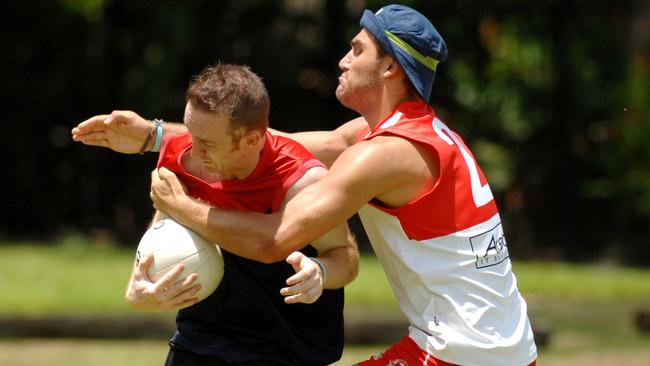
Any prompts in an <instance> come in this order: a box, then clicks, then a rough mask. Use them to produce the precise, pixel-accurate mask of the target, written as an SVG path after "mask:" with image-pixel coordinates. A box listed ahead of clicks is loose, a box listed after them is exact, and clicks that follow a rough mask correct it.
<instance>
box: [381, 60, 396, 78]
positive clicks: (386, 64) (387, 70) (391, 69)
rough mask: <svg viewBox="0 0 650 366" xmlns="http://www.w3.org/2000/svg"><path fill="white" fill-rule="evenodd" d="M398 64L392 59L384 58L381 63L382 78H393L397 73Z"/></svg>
mask: <svg viewBox="0 0 650 366" xmlns="http://www.w3.org/2000/svg"><path fill="white" fill-rule="evenodd" d="M399 69H400V68H399V64H398V63H397V61H395V59H394V58H392V57H386V58H385V60H384V61H383V62H382V70H384V71H383V76H384V77H385V78H387V79H391V78H393V77H395V75H396V74H397V73H399Z"/></svg>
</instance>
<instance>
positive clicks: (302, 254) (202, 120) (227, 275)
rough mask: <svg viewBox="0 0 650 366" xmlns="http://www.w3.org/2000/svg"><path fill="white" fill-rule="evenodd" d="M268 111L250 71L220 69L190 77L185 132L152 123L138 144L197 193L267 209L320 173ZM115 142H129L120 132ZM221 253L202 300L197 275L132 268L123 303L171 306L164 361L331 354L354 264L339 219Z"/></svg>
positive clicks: (214, 201)
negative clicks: (312, 231) (299, 242)
mask: <svg viewBox="0 0 650 366" xmlns="http://www.w3.org/2000/svg"><path fill="white" fill-rule="evenodd" d="M268 113H269V98H268V95H267V92H266V89H265V87H264V85H263V84H262V81H261V80H260V79H259V77H257V75H255V74H254V73H252V72H251V71H250V70H249V69H248V68H247V67H245V66H237V65H227V64H219V65H217V66H215V67H209V68H206V69H205V70H203V71H202V72H201V73H200V74H199V75H198V76H197V77H196V78H194V79H193V80H192V82H191V83H190V86H189V88H188V91H187V105H186V108H185V117H184V122H185V126H186V127H187V131H188V132H183V131H179V132H181V133H180V134H172V133H168V134H166V135H165V136H164V138H162V134H161V133H160V132H161V131H159V127H158V125H157V124H156V125H154V126H153V128H152V129H151V133H150V134H149V135H148V136H149V137H150V138H148V139H146V141H145V143H144V146H143V148H144V149H145V150H158V149H160V155H159V159H158V168H161V169H162V168H165V169H169V170H170V171H172V172H174V173H175V174H176V176H177V177H178V178H179V180H180V182H182V183H183V184H184V190H185V191H186V192H187V194H189V195H191V196H192V197H194V198H195V199H198V200H202V201H204V202H207V203H209V204H210V205H213V206H215V207H222V208H224V209H232V210H237V211H241V212H243V211H246V212H257V213H260V214H263V215H266V214H272V213H274V212H278V211H279V210H280V209H281V208H282V207H283V206H284V205H285V204H286V202H287V201H288V200H289V199H291V198H292V197H293V196H295V195H296V194H297V193H298V192H299V191H301V190H302V189H304V188H305V187H306V186H308V185H309V184H312V183H314V182H315V181H317V180H319V179H320V178H321V177H322V176H324V175H325V174H326V169H325V168H324V166H323V164H322V163H321V162H320V161H318V160H317V159H315V158H314V157H313V155H311V154H310V153H309V152H308V151H307V150H306V149H304V147H302V146H301V145H300V144H298V143H297V142H295V141H293V140H291V139H288V138H285V137H282V136H277V135H271V134H270V133H269V132H268V131H267V127H268ZM122 115H128V116H129V117H134V116H135V115H134V114H132V113H128V112H116V113H114V114H113V115H112V117H113V118H115V119H119V118H120V116H122ZM106 117H107V116H98V117H94V118H93V119H91V120H93V121H96V120H103V119H106ZM142 122H144V123H145V124H147V125H148V124H149V123H148V122H146V121H144V120H142ZM120 141H121V143H125V144H127V145H128V138H122V139H121V140H120ZM140 143H141V142H140V141H138V144H140ZM116 150H118V151H120V150H121V148H117V149H116ZM122 151H123V150H122ZM163 211H164V210H163ZM158 216H159V212H158V213H157V214H156V217H154V220H156V219H157V217H158ZM294 250H295V251H294ZM222 253H223V256H224V263H225V268H224V277H223V279H222V280H221V283H220V285H219V287H218V288H217V290H215V292H214V293H212V294H211V295H210V296H209V297H208V298H206V299H204V300H203V301H201V302H197V300H196V298H194V297H193V295H194V294H195V293H196V291H198V285H194V284H193V283H194V281H195V280H196V274H191V275H190V276H188V277H187V278H185V279H177V278H176V277H177V276H178V274H179V273H180V271H181V270H182V266H180V265H179V266H177V267H176V268H175V269H174V270H172V271H170V272H169V273H168V274H167V275H166V276H164V277H163V278H162V279H160V280H159V281H157V282H152V281H151V280H150V279H149V278H148V276H147V275H146V273H147V268H148V266H149V265H150V263H151V256H148V257H146V258H145V259H144V260H143V261H141V262H140V263H139V264H138V265H136V266H135V267H134V271H133V274H132V277H131V280H130V281H129V286H128V288H127V294H126V298H127V302H128V303H129V304H131V305H132V306H133V307H134V308H137V309H142V310H149V311H161V310H179V312H178V315H177V317H176V325H177V329H176V332H175V333H174V335H173V337H172V339H171V341H170V346H171V347H170V352H169V354H168V357H167V361H166V365H170V366H171V365H194V366H197V365H295V366H301V365H327V364H330V363H332V362H334V361H336V360H338V359H339V358H340V356H341V353H342V347H343V289H342V287H343V286H344V285H346V284H347V283H349V282H350V281H351V280H352V279H353V278H354V277H355V275H356V272H357V267H358V253H357V250H356V245H355V243H354V241H353V239H352V238H351V235H350V233H349V231H348V229H347V226H346V225H345V224H342V225H339V226H338V227H336V228H334V229H333V230H331V231H329V232H328V233H326V234H325V235H323V236H321V237H320V238H318V239H315V240H313V241H310V244H308V245H303V246H301V247H300V248H294V249H292V250H291V251H283V250H280V251H260V252H257V253H250V255H247V256H246V257H242V256H239V255H237V254H236V253H232V252H230V251H229V250H228V249H225V248H222ZM317 255H318V258H316V256H317ZM285 258H286V262H285ZM294 271H295V272H297V273H294Z"/></svg>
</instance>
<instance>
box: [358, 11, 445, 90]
mask: <svg viewBox="0 0 650 366" xmlns="http://www.w3.org/2000/svg"><path fill="white" fill-rule="evenodd" d="M359 25H361V26H362V27H363V28H365V29H366V30H367V31H368V32H370V34H372V35H373V37H374V38H375V39H376V40H377V42H379V44H380V45H381V47H382V48H383V49H384V50H385V51H386V52H388V53H389V54H390V55H391V56H393V58H395V60H396V61H397V63H398V64H399V65H400V66H401V67H402V69H403V70H404V72H405V73H406V76H407V77H408V78H409V80H410V81H411V84H413V86H414V87H415V89H416V90H417V92H418V94H420V96H421V97H422V98H423V99H424V100H425V101H427V102H428V101H429V98H430V97H431V88H432V86H433V81H434V80H435V77H436V67H437V65H438V63H439V62H442V61H444V60H446V59H447V46H446V45H445V41H444V40H443V39H442V36H441V35H440V33H438V31H437V30H436V28H435V27H434V26H433V24H431V22H430V21H429V20H428V19H427V18H426V17H424V15H422V14H420V13H418V12H417V11H415V10H413V9H411V8H409V7H408V6H404V5H388V6H384V7H383V8H381V9H379V10H378V11H377V12H376V13H373V12H371V11H370V10H365V11H364V12H363V15H362V16H361V21H360V22H359Z"/></svg>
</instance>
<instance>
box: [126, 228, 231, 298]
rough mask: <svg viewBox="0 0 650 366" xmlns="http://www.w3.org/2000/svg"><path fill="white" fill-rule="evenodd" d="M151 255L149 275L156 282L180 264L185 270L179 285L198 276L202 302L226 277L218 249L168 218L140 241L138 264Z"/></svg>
mask: <svg viewBox="0 0 650 366" xmlns="http://www.w3.org/2000/svg"><path fill="white" fill-rule="evenodd" d="M148 254H153V262H152V263H151V266H150V267H149V271H148V274H149V277H150V278H151V280H153V281H154V282H155V281H157V280H158V279H160V278H161V277H162V276H164V275H165V273H167V272H168V271H169V270H171V269H172V268H173V267H174V266H175V265H176V264H178V263H181V262H182V263H184V264H185V268H184V269H183V272H181V274H180V275H179V276H178V277H176V279H177V280H178V281H183V280H185V278H187V276H189V275H190V274H192V273H196V274H197V275H198V277H197V279H196V281H194V284H200V285H201V289H200V290H199V292H198V293H197V294H196V297H198V299H199V301H201V300H203V299H205V298H206V297H208V296H209V295H210V294H211V293H212V292H214V290H216V289H217V287H218V286H219V283H220V282H221V278H222V277H223V256H222V255H221V250H220V249H219V247H218V246H217V245H215V244H211V243H209V242H208V241H206V240H205V239H204V238H203V237H201V236H199V235H198V234H197V233H195V232H194V231H192V230H190V229H188V228H186V227H185V226H183V225H181V224H179V223H177V222H176V221H174V220H172V219H171V218H168V217H164V218H163V219H161V220H159V221H156V222H155V223H154V224H153V225H151V227H149V229H147V231H146V232H145V233H144V235H143V236H142V239H140V244H138V250H137V252H136V261H137V262H138V263H139V261H140V259H141V258H144V256H146V255H148Z"/></svg>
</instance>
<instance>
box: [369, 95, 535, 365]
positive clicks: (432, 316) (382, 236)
mask: <svg viewBox="0 0 650 366" xmlns="http://www.w3.org/2000/svg"><path fill="white" fill-rule="evenodd" d="M380 134H390V135H396V136H401V137H404V138H406V139H409V140H412V141H416V142H418V143H419V144H421V145H422V146H427V147H428V148H429V149H430V151H431V153H432V154H435V155H437V156H438V158H439V162H440V176H439V178H438V180H437V181H436V182H435V185H434V187H433V188H432V189H431V191H429V192H427V193H425V194H424V195H422V196H421V197H419V198H417V199H416V200H414V201H412V202H410V203H409V204H407V205H405V206H403V207H399V208H396V209H391V208H386V207H383V206H380V205H377V204H375V203H369V204H367V205H365V206H364V207H363V208H362V209H361V210H359V216H360V217H361V221H362V223H363V226H364V228H365V230H366V233H367V234H368V238H369V239H370V241H371V243H372V245H373V248H374V250H375V252H376V254H377V257H378V258H379V260H380V262H381V263H382V265H383V268H384V270H385V272H386V275H387V277H388V280H389V283H390V285H391V287H392V289H393V292H394V293H395V296H396V298H397V301H398V303H399V305H400V307H401V309H402V311H403V312H404V313H405V315H406V316H407V318H408V320H409V322H410V328H409V335H410V337H411V338H413V340H415V342H416V343H417V344H418V345H419V346H420V347H421V348H422V349H424V350H426V351H427V352H429V353H430V354H432V355H433V356H435V357H437V358H439V359H441V360H443V361H447V362H450V363H455V364H459V365H466V366H471V365H481V366H492V365H494V366H497V365H498V366H508V365H512V366H524V365H528V364H529V363H531V362H532V361H534V360H535V359H536V357H537V349H536V346H535V342H534V340H533V333H532V330H531V327H530V323H529V320H528V316H527V307H526V302H525V301H524V299H523V298H522V296H521V295H520V293H519V290H518V289H517V281H516V279H515V276H514V274H513V273H512V267H511V263H510V259H509V255H508V246H507V242H506V239H505V236H504V232H503V228H502V226H501V220H500V217H499V214H498V210H497V207H496V204H495V202H494V199H493V197H492V193H491V191H490V188H489V186H488V185H487V183H486V181H485V177H484V176H483V173H482V172H481V170H480V169H479V168H478V166H477V165H476V162H475V160H474V157H473V156H472V154H471V153H470V151H469V150H468V149H467V147H466V146H465V144H464V143H463V141H462V139H461V138H460V137H459V136H458V135H457V134H455V133H454V132H453V131H451V130H450V129H449V128H448V127H447V126H446V125H444V123H442V121H440V120H439V119H437V118H436V117H435V114H434V112H433V110H432V109H431V107H429V106H428V105H427V104H425V103H423V102H407V103H403V104H401V105H400V106H399V107H398V108H397V109H396V110H395V111H394V112H393V113H392V114H391V115H389V116H388V117H387V118H386V119H385V120H384V121H383V122H382V123H380V124H379V125H378V126H377V128H375V129H374V130H373V131H370V132H368V133H367V134H366V135H365V136H363V137H362V138H361V140H368V139H371V138H373V137H374V136H377V135H380Z"/></svg>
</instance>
